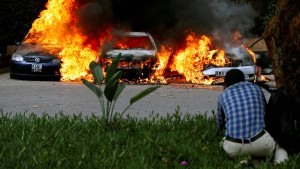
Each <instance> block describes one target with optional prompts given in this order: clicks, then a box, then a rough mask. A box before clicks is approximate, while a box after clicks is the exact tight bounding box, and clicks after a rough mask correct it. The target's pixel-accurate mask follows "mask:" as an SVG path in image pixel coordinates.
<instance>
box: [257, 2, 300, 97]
mask: <svg viewBox="0 0 300 169" xmlns="http://www.w3.org/2000/svg"><path fill="white" fill-rule="evenodd" d="M263 36H264V38H265V42H266V45H267V48H268V50H269V55H270V58H271V61H272V65H273V73H274V76H275V80H276V85H277V88H279V87H283V86H284V87H287V88H288V89H289V91H290V92H291V94H292V95H293V96H295V97H298V98H300V1H299V0H279V1H278V4H277V9H276V13H275V16H274V17H273V18H272V19H271V20H270V22H269V24H268V25H267V27H266V29H265V32H264V34H263Z"/></svg>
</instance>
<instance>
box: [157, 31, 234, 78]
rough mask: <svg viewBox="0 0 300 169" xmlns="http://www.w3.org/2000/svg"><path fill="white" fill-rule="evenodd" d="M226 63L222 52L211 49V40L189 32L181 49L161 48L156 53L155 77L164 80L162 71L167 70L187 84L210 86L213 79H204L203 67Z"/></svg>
mask: <svg viewBox="0 0 300 169" xmlns="http://www.w3.org/2000/svg"><path fill="white" fill-rule="evenodd" d="M173 53H175V54H173ZM172 54H173V55H172ZM228 62H229V61H227V60H226V58H225V52H224V50H216V49H215V50H213V49H211V38H209V37H207V36H205V35H202V36H198V35H196V34H195V33H194V32H190V33H189V34H188V35H187V37H186V39H185V44H184V48H183V49H179V50H177V51H175V52H174V49H173V48H172V47H169V46H162V47H161V51H160V52H159V53H158V62H157V65H158V67H157V68H156V72H155V76H156V78H159V79H164V78H163V77H162V76H163V74H164V71H165V69H167V68H169V69H170V71H172V72H175V71H176V72H178V73H179V74H181V75H183V76H184V77H185V80H186V81H187V82H191V83H195V84H211V82H212V81H213V79H212V78H205V77H204V75H203V74H202V70H203V69H204V66H205V65H209V64H213V65H217V66H223V65H225V64H226V63H228Z"/></svg>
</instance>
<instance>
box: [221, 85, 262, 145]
mask: <svg viewBox="0 0 300 169" xmlns="http://www.w3.org/2000/svg"><path fill="white" fill-rule="evenodd" d="M223 112H224V113H223ZM264 113H265V96H264V94H263V92H262V90H261V89H260V87H258V86H257V85H255V84H253V83H250V82H247V81H244V82H239V83H237V84H234V85H232V86H229V87H228V88H226V89H225V90H224V92H223V93H222V94H221V95H220V96H219V99H218V111H217V115H216V122H217V126H218V127H219V128H223V127H225V136H229V137H233V138H238V139H247V138H251V137H253V136H254V135H255V134H257V133H258V132H259V131H261V130H262V129H264V127H265V121H264Z"/></svg>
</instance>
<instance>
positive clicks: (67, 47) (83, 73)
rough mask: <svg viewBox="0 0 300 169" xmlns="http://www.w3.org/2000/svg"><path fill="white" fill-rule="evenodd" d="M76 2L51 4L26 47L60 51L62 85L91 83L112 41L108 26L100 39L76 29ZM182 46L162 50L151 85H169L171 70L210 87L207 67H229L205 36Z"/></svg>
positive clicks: (193, 36)
mask: <svg viewBox="0 0 300 169" xmlns="http://www.w3.org/2000/svg"><path fill="white" fill-rule="evenodd" d="M75 2H76V0H49V1H48V3H47V4H46V10H44V11H42V12H41V13H40V16H39V18H38V19H36V20H35V21H34V23H33V24H32V28H31V29H30V31H29V32H28V34H27V35H26V37H25V39H24V42H27V43H37V44H51V45H54V46H56V47H59V48H60V49H61V50H60V51H56V53H57V55H58V57H59V58H60V59H61V61H62V65H61V69H60V72H61V75H62V77H61V81H76V80H80V79H81V78H85V79H90V80H92V75H91V73H90V71H89V64H90V62H91V61H97V60H99V58H98V57H99V54H100V53H101V51H102V47H103V46H102V45H103V42H104V40H105V38H108V39H111V34H110V30H111V29H110V27H109V26H107V27H106V29H105V30H99V31H101V33H102V34H101V36H99V37H92V38H91V37H89V36H87V35H85V34H83V32H82V30H80V28H78V27H77V26H76V25H77V23H78V20H79V19H78V18H77V16H76V15H75V12H74V11H76V10H78V9H79V8H80V7H79V6H77V5H76V3H75ZM236 37H237V38H240V37H239V36H236ZM182 46H183V47H181V48H179V49H177V48H176V49H175V47H172V46H170V45H162V46H161V47H160V51H158V60H157V63H156V66H155V68H154V69H155V72H154V74H153V75H152V77H151V78H152V79H150V80H151V81H154V80H158V81H159V82H160V83H166V78H165V72H166V70H167V69H169V71H171V72H177V73H179V74H181V75H182V76H183V77H184V78H185V80H186V81H187V82H191V83H195V84H211V82H212V80H213V79H208V78H206V77H204V75H203V74H202V71H203V69H204V66H205V65H209V64H213V65H219V66H222V65H225V64H226V63H229V61H228V60H226V58H225V51H224V50H223V49H220V50H218V49H212V42H211V38H210V37H207V36H205V35H202V36H199V35H196V34H195V33H194V32H190V33H189V34H188V35H187V36H186V39H185V41H184V43H183V44H182ZM119 47H120V48H125V47H126V45H124V44H119ZM249 51H250V50H249ZM254 58H255V57H254Z"/></svg>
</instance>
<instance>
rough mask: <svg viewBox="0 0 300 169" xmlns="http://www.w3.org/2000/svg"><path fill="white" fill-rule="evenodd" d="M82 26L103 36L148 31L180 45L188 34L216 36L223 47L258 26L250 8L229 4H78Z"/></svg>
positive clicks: (120, 0)
mask: <svg viewBox="0 0 300 169" xmlns="http://www.w3.org/2000/svg"><path fill="white" fill-rule="evenodd" d="M77 3H78V4H80V5H79V6H80V8H79V10H78V11H77V15H78V16H79V18H80V21H79V24H78V25H79V26H81V27H82V28H83V29H84V30H85V33H87V34H90V33H91V32H97V31H98V32H100V31H101V29H102V27H103V25H107V24H112V25H114V28H116V29H123V30H124V29H125V30H130V31H147V32H150V33H151V34H152V35H153V36H154V38H155V39H157V40H158V41H159V42H161V43H163V42H165V41H169V42H178V41H180V40H182V38H184V37H185V33H186V31H188V30H192V31H193V32H196V33H198V34H205V35H208V36H213V39H214V40H215V41H217V42H219V44H223V43H224V42H227V41H229V39H228V38H232V34H233V33H234V32H235V31H239V32H240V33H241V34H242V35H246V34H248V33H249V31H250V29H251V28H252V27H253V26H254V17H255V12H254V10H253V9H252V8H251V6H250V4H247V3H245V2H240V3H238V4H236V3H233V2H231V1H229V0H188V1H183V0H78V1H77Z"/></svg>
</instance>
